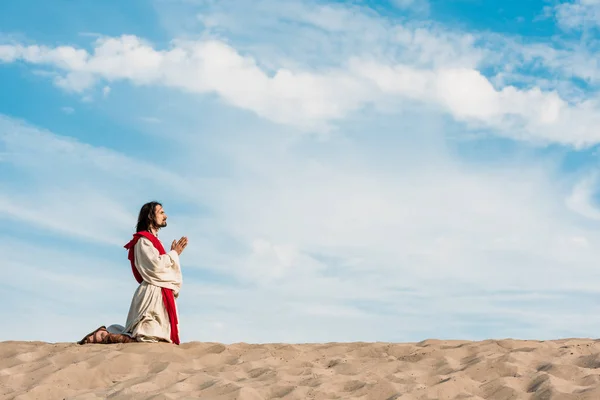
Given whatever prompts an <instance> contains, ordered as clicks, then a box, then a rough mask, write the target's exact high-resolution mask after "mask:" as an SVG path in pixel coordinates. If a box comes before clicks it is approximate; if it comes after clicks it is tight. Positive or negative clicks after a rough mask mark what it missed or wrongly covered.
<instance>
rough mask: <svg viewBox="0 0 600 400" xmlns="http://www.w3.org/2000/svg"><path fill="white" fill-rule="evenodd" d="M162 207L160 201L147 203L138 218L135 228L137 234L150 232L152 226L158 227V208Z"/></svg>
mask: <svg viewBox="0 0 600 400" xmlns="http://www.w3.org/2000/svg"><path fill="white" fill-rule="evenodd" d="M157 206H162V204H160V203H159V202H158V201H151V202H149V203H146V204H144V205H143V206H142V208H141V209H140V214H139V216H138V222H137V226H136V228H135V231H136V232H142V231H149V230H150V227H151V226H156V225H157V223H156V218H155V216H156V213H155V211H156V207H157Z"/></svg>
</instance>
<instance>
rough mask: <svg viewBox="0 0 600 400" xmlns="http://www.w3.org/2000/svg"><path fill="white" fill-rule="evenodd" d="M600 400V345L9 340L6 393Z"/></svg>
mask: <svg viewBox="0 0 600 400" xmlns="http://www.w3.org/2000/svg"><path fill="white" fill-rule="evenodd" d="M106 398H116V399H119V398H127V399H192V398H204V399H227V400H232V399H238V400H258V399H315V400H316V399H364V400H394V399H402V400H404V399H415V400H417V399H418V400H425V399H427V400H434V399H439V400H445V399H494V400H511V399H532V400H549V399H557V400H571V399H573V400H575V399H577V400H586V399H590V400H592V399H593V400H597V399H600V341H598V340H591V339H563V340H554V341H522V340H509V339H507V340H486V341H480V342H470V341H441V340H426V341H423V342H420V343H324V344H260V345H259V344H246V343H237V344H231V345H223V344H219V343H200V342H190V343H184V344H182V345H181V346H173V345H168V344H140V343H134V344H114V345H85V346H78V345H76V344H70V343H58V344H49V343H43V342H2V343H0V399H106Z"/></svg>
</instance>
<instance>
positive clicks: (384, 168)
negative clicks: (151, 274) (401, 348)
mask: <svg viewBox="0 0 600 400" xmlns="http://www.w3.org/2000/svg"><path fill="white" fill-rule="evenodd" d="M526 3H527V6H524V5H523V4H524V3H522V2H518V1H505V2H501V3H500V2H496V1H492V0H452V1H442V0H430V1H427V0H382V1H376V0H363V1H359V0H356V1H352V2H342V1H335V2H326V1H320V0H286V1H285V2H279V1H275V0H219V1H217V0H131V1H128V2H127V4H126V5H124V3H123V2H120V1H117V0H114V1H113V0H111V1H104V2H97V1H94V0H80V1H77V2H67V1H59V2H39V1H35V0H19V1H4V2H2V4H1V5H0V27H1V28H0V91H1V93H2V95H1V96H0V224H1V226H2V228H1V229H0V250H1V251H2V261H1V262H0V268H1V269H2V273H3V276H4V278H3V279H2V282H0V301H1V302H2V304H4V306H3V307H1V308H0V319H1V320H2V321H4V322H5V323H3V328H2V329H0V340H43V341H50V342H65V341H75V340H79V339H80V338H81V337H82V336H83V335H84V334H86V333H88V332H89V331H91V330H92V329H94V328H96V327H97V326H99V325H101V324H106V325H108V324H113V323H120V324H124V322H125V318H126V315H127V311H128V308H129V302H130V300H131V295H132V293H133V291H134V290H135V288H136V282H135V280H134V278H133V276H132V274H131V269H130V267H129V263H128V261H127V259H126V252H125V250H124V249H123V245H124V244H125V243H126V242H127V241H129V240H130V238H131V234H132V233H133V229H134V227H135V222H136V217H137V212H138V210H139V207H140V206H141V205H142V204H143V203H145V202H147V201H150V200H158V201H161V202H162V203H163V204H164V207H165V210H166V211H167V214H168V215H169V226H168V227H167V228H166V229H164V230H163V231H161V235H160V237H161V239H162V240H163V242H164V243H165V244H167V245H168V244H170V242H171V241H172V240H173V239H174V238H179V237H180V236H182V235H186V236H188V237H189V240H190V244H189V246H188V248H187V249H186V250H185V252H184V253H183V255H182V268H183V273H184V285H183V288H182V292H181V296H180V298H179V301H178V304H179V309H180V313H181V335H182V340H183V341H192V340H198V341H218V342H224V343H231V342H239V341H243V342H294V343H298V342H324V341H395V342H404V341H419V340H422V339H426V338H443V339H448V338H450V339H451V338H456V339H474V340H479V339H486V338H506V337H512V338H522V339H525V338H534V339H551V338H559V337H597V336H598V333H599V332H600V298H599V295H600V268H599V267H600V265H599V262H600V229H599V228H600V207H599V201H600V174H599V173H600V164H599V161H600V160H599V158H598V157H599V155H598V153H597V150H596V149H597V145H598V143H599V142H600V96H599V94H600V65H599V59H598V50H600V24H599V22H598V21H600V1H598V0H574V1H569V2H562V3H560V2H556V1H554V2H552V1H550V0H531V1H528V2H526Z"/></svg>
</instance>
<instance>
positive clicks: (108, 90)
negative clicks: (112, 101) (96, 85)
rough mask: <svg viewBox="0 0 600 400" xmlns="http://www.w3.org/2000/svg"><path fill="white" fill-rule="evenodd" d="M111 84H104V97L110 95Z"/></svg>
mask: <svg viewBox="0 0 600 400" xmlns="http://www.w3.org/2000/svg"><path fill="white" fill-rule="evenodd" d="M110 90H111V89H110V86H104V87H103V88H102V96H104V98H107V97H108V95H109V94H110Z"/></svg>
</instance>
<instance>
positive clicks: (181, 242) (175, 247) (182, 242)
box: [171, 236, 188, 255]
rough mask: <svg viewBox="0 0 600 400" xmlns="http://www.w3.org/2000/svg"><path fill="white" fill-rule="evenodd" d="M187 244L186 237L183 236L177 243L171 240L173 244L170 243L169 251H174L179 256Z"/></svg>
mask: <svg viewBox="0 0 600 400" xmlns="http://www.w3.org/2000/svg"><path fill="white" fill-rule="evenodd" d="M187 244H188V239H187V237H185V236H183V237H182V238H181V239H179V240H178V241H177V242H175V240H173V243H171V250H175V251H176V252H177V254H180V255H181V252H182V251H183V249H185V246H187Z"/></svg>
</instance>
